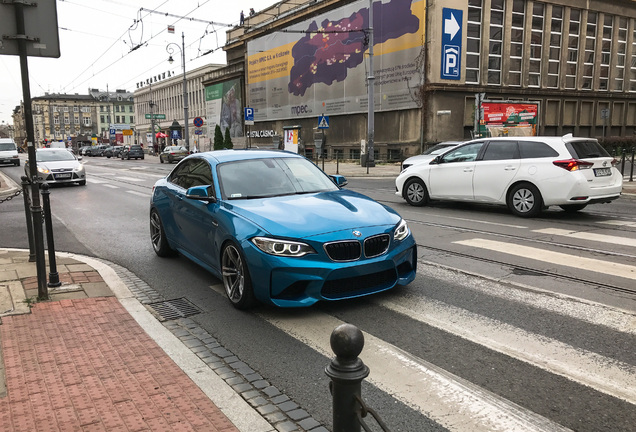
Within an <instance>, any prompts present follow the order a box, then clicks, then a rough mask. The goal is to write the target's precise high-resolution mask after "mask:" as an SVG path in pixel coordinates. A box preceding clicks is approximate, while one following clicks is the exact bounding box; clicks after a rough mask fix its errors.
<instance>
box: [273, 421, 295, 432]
mask: <svg viewBox="0 0 636 432" xmlns="http://www.w3.org/2000/svg"><path fill="white" fill-rule="evenodd" d="M276 430H278V431H280V432H294V431H299V430H300V429H299V426H298V425H297V424H296V423H293V422H290V421H287V422H283V423H279V424H277V425H276Z"/></svg>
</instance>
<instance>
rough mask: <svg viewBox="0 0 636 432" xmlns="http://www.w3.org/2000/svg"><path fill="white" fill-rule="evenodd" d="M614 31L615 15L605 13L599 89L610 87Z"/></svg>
mask: <svg viewBox="0 0 636 432" xmlns="http://www.w3.org/2000/svg"><path fill="white" fill-rule="evenodd" d="M613 31H614V17H613V16H611V15H605V17H604V18H603V40H602V41H601V70H600V73H599V82H598V86H599V90H608V89H609V70H610V60H611V56H612V34H613Z"/></svg>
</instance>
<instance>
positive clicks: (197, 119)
mask: <svg viewBox="0 0 636 432" xmlns="http://www.w3.org/2000/svg"><path fill="white" fill-rule="evenodd" d="M192 123H194V125H195V126H196V127H201V126H203V119H202V118H201V117H195V118H194V120H193V121H192Z"/></svg>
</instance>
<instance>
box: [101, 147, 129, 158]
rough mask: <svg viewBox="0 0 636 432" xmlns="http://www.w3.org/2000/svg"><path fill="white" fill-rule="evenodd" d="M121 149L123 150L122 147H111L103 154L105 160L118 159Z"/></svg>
mask: <svg viewBox="0 0 636 432" xmlns="http://www.w3.org/2000/svg"><path fill="white" fill-rule="evenodd" d="M122 148H124V146H112V147H109V148H107V149H106V150H104V153H103V154H104V156H106V157H107V158H111V157H119V154H120V153H121V149H122Z"/></svg>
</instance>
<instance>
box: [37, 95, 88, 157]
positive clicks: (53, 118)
mask: <svg viewBox="0 0 636 432" xmlns="http://www.w3.org/2000/svg"><path fill="white" fill-rule="evenodd" d="M31 104H32V111H33V129H34V139H35V143H36V145H37V146H41V145H45V144H46V143H47V142H51V141H64V142H67V143H68V142H73V139H75V140H77V137H80V136H81V137H85V138H86V140H88V141H90V140H91V137H92V136H93V135H94V134H96V133H97V116H96V101H95V99H94V98H93V97H92V96H90V95H79V94H72V95H71V94H49V93H45V94H44V96H38V97H34V98H32V100H31Z"/></svg>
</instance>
